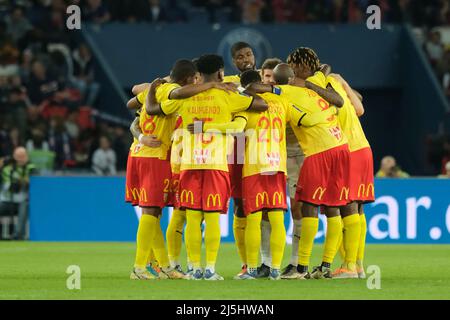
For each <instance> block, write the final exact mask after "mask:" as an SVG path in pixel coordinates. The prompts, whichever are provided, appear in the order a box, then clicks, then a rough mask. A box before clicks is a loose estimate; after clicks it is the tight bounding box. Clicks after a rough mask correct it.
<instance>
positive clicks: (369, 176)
mask: <svg viewBox="0 0 450 320" xmlns="http://www.w3.org/2000/svg"><path fill="white" fill-rule="evenodd" d="M350 165H351V171H350V200H352V201H359V202H365V203H369V202H374V201H375V190H374V183H373V155H372V150H371V149H370V148H364V149H360V150H357V151H353V152H350Z"/></svg>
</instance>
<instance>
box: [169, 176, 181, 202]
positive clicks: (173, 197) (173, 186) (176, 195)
mask: <svg viewBox="0 0 450 320" xmlns="http://www.w3.org/2000/svg"><path fill="white" fill-rule="evenodd" d="M179 191H180V174H179V173H174V174H172V180H171V183H170V195H169V203H170V204H171V205H172V206H173V207H174V208H179V207H180V192H179Z"/></svg>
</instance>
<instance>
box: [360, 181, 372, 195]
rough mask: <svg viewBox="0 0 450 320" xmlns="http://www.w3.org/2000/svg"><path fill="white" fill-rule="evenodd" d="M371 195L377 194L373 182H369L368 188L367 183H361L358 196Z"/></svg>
mask: <svg viewBox="0 0 450 320" xmlns="http://www.w3.org/2000/svg"><path fill="white" fill-rule="evenodd" d="M369 195H372V196H374V195H375V189H374V186H373V183H369V184H368V185H367V188H366V185H365V184H363V183H361V184H360V185H359V187H358V197H364V196H365V197H368V196H369Z"/></svg>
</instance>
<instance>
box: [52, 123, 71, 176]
mask: <svg viewBox="0 0 450 320" xmlns="http://www.w3.org/2000/svg"><path fill="white" fill-rule="evenodd" d="M48 141H49V145H50V150H51V151H53V152H55V154H56V158H55V167H56V169H63V168H67V167H73V166H74V165H75V161H74V159H73V155H72V144H71V141H70V136H69V134H68V132H67V129H66V127H65V125H64V118H62V117H60V116H56V117H53V118H52V119H51V120H50V130H49V134H48Z"/></svg>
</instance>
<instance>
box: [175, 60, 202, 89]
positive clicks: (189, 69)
mask: <svg viewBox="0 0 450 320" xmlns="http://www.w3.org/2000/svg"><path fill="white" fill-rule="evenodd" d="M196 72H197V69H196V67H195V64H194V63H193V62H192V61H190V60H186V59H181V60H177V61H176V62H175V64H174V65H173V67H172V70H171V71H170V78H171V79H172V80H173V81H174V82H176V83H181V82H186V80H187V79H188V78H190V77H194V76H195V73H196Z"/></svg>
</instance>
